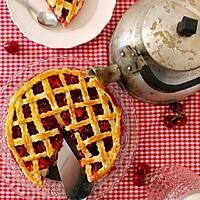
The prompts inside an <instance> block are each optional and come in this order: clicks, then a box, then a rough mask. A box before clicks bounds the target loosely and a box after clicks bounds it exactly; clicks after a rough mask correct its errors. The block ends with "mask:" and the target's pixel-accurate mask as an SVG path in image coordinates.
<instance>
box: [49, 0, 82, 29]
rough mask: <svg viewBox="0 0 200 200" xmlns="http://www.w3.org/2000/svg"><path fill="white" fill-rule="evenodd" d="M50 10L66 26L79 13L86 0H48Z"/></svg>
mask: <svg viewBox="0 0 200 200" xmlns="http://www.w3.org/2000/svg"><path fill="white" fill-rule="evenodd" d="M46 2H47V4H48V6H49V8H50V10H51V11H52V12H53V13H54V14H55V15H56V17H57V19H58V21H59V22H60V23H61V24H62V25H63V26H64V27H65V26H66V25H67V24H69V23H70V21H71V20H72V19H73V18H74V17H75V16H76V15H77V14H78V12H79V10H80V9H81V8H82V6H83V2H84V0H46Z"/></svg>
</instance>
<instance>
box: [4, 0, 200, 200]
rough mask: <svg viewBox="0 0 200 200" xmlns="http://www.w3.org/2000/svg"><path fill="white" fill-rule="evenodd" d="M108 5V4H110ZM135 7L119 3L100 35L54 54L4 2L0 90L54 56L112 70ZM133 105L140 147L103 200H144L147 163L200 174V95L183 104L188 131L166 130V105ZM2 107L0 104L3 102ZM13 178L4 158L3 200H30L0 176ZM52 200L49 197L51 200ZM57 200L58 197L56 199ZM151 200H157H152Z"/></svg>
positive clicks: (127, 1)
mask: <svg viewBox="0 0 200 200" xmlns="http://www.w3.org/2000/svg"><path fill="white" fill-rule="evenodd" d="M108 1H109V0H108ZM133 3H134V0H117V5H116V8H115V11H114V14H113V17H112V19H111V21H110V23H109V24H108V25H107V26H106V27H105V29H104V30H103V31H102V33H101V34H100V35H99V36H98V37H96V38H95V39H93V40H92V41H90V42H88V43H86V44H84V45H81V46H78V47H76V48H73V49H50V48H47V47H44V46H42V45H39V44H36V43H34V42H32V41H29V40H28V39H27V38H26V37H24V36H23V34H22V33H21V32H20V31H19V29H18V28H17V27H16V26H15V25H14V24H13V22H12V21H11V19H10V15H9V12H8V8H7V6H6V3H5V0H1V2H0V90H1V88H2V87H3V86H4V85H5V83H6V81H7V80H8V78H9V77H10V76H12V75H13V74H16V72H17V71H19V70H21V69H23V68H24V67H25V66H27V64H29V63H31V62H33V61H37V60H39V59H44V58H46V57H52V56H54V57H55V56H60V55H62V56H63V55H65V56H73V57H82V58H86V59H89V60H91V61H93V62H94V63H97V64H98V65H100V66H106V65H108V46H109V41H110V38H111V35H112V33H113V31H114V29H115V27H116V25H117V23H118V21H119V19H120V18H121V16H122V14H123V13H124V12H125V11H126V10H127V9H128V8H129V7H130V6H131V5H132V4H133ZM8 38H13V39H15V40H17V41H18V42H19V44H20V49H21V50H20V53H19V55H10V54H8V53H7V52H6V51H5V50H4V48H3V44H4V43H5V42H6V41H7V40H8ZM133 102H134V103H133V105H130V106H131V107H134V108H135V109H136V111H137V117H138V135H139V145H138V149H137V151H136V156H135V160H134V163H133V164H132V166H131V167H130V169H129V171H128V174H127V175H126V176H125V177H124V178H123V180H122V181H121V182H120V183H119V184H117V185H116V186H115V187H114V189H113V190H112V191H109V192H108V193H107V194H106V195H105V196H104V199H109V200H111V199H114V200H115V199H116V200H120V199H121V200H126V199H127V200H128V199H131V200H144V199H146V188H145V187H136V186H134V185H133V171H134V167H135V166H136V165H137V163H139V162H146V163H148V164H149V165H150V166H151V167H152V168H157V167H161V166H164V165H170V164H177V165H182V166H185V167H188V168H190V169H192V170H193V171H195V172H196V173H197V174H200V113H199V111H200V93H197V94H195V95H193V96H191V97H188V98H186V99H185V100H184V101H182V103H183V104H184V108H185V112H186V115H187V117H188V123H187V125H186V126H184V127H181V128H175V129H170V130H169V129H167V128H166V127H164V126H163V117H164V116H165V114H166V113H168V112H169V106H168V105H163V106H160V105H151V104H146V103H143V102H140V101H138V100H137V99H135V98H134V101H133ZM0 104H1V102H0ZM3 173H10V172H8V171H7V167H6V166H5V164H4V165H3V162H2V160H1V157H0V199H1V200H7V199H12V200H14V199H20V200H21V199H26V197H23V198H22V197H20V196H18V195H17V194H16V193H15V192H14V191H12V190H11V189H10V187H9V183H12V184H16V185H20V181H16V180H15V179H13V177H12V174H7V176H8V177H9V182H7V183H6V182H5V180H4V179H3V178H2V176H1V174H3ZM31 196H32V197H33V199H36V200H39V199H47V198H42V197H40V196H39V195H38V194H35V193H33V194H31ZM48 199H49V198H48ZM53 199H56V198H53ZM152 200H153V199H152Z"/></svg>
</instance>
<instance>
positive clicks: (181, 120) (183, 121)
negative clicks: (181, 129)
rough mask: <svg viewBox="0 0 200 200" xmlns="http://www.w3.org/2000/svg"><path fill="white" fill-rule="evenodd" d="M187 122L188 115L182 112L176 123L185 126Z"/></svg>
mask: <svg viewBox="0 0 200 200" xmlns="http://www.w3.org/2000/svg"><path fill="white" fill-rule="evenodd" d="M186 123H187V116H186V115H185V114H182V115H180V116H178V117H177V120H176V124H177V125H178V126H185V125H186Z"/></svg>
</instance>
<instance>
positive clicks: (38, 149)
mask: <svg viewBox="0 0 200 200" xmlns="http://www.w3.org/2000/svg"><path fill="white" fill-rule="evenodd" d="M33 148H34V151H35V153H42V152H44V151H45V150H46V148H45V146H44V142H42V141H38V142H34V143H33Z"/></svg>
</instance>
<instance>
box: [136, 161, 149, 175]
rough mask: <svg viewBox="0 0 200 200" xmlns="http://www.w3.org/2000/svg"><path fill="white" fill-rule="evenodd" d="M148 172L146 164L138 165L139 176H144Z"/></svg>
mask: <svg viewBox="0 0 200 200" xmlns="http://www.w3.org/2000/svg"><path fill="white" fill-rule="evenodd" d="M149 172H150V167H149V165H147V164H146V163H139V164H138V166H137V173H138V174H140V175H146V174H148V173H149Z"/></svg>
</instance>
